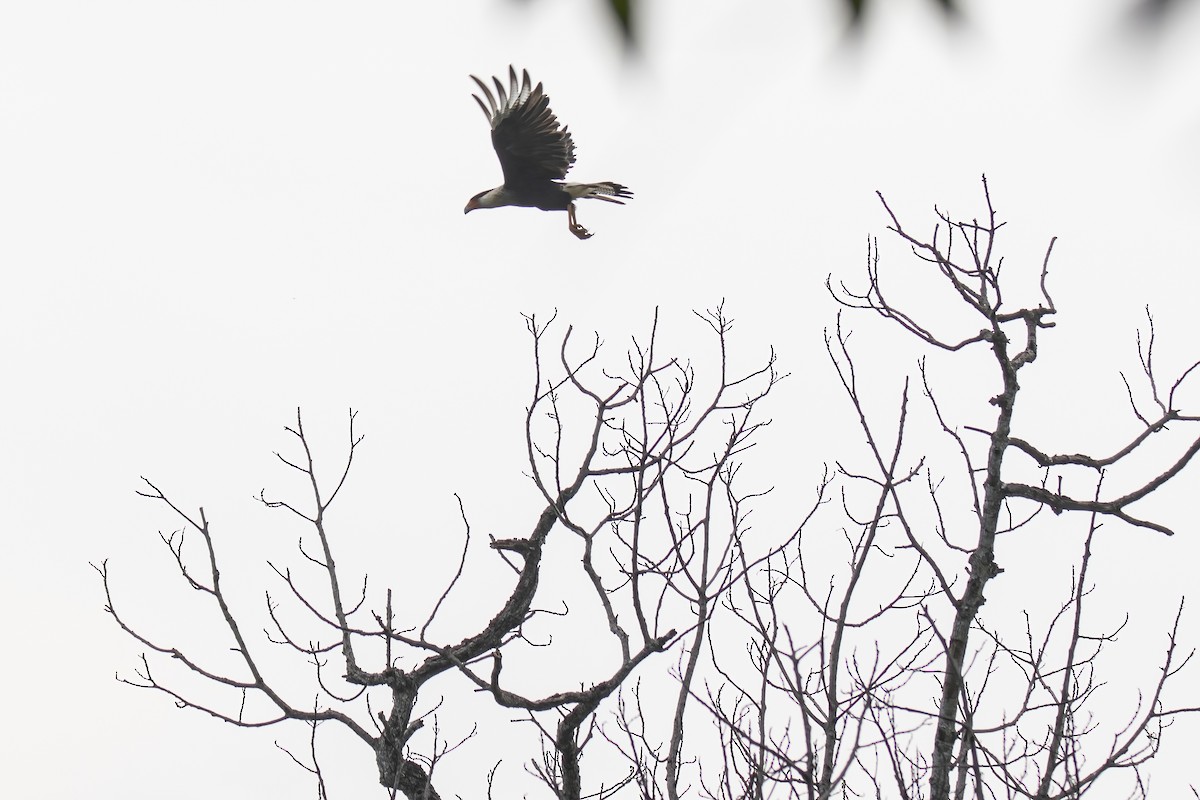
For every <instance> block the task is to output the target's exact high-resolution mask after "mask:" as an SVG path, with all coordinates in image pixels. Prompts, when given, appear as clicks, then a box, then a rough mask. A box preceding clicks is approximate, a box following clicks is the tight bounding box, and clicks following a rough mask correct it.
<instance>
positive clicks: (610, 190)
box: [563, 181, 633, 206]
mask: <svg viewBox="0 0 1200 800" xmlns="http://www.w3.org/2000/svg"><path fill="white" fill-rule="evenodd" d="M563 188H564V189H566V190H567V193H568V194H570V195H571V199H573V200H588V199H593V200H603V201H604V202H606V203H616V204H617V205H622V206H623V205H625V201H626V200H629V199H630V198H632V197H633V192H631V191H629V189H628V188H627V187H625V186H622V185H621V184H619V183H613V182H612V181H603V182H602V183H567V184H564V185H563Z"/></svg>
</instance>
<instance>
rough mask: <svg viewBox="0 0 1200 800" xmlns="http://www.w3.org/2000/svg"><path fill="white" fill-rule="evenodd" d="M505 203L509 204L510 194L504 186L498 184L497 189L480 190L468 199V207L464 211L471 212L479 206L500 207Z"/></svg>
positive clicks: (465, 212)
mask: <svg viewBox="0 0 1200 800" xmlns="http://www.w3.org/2000/svg"><path fill="white" fill-rule="evenodd" d="M505 205H508V196H507V194H506V193H505V191H504V187H503V186H497V187H496V188H495V189H488V190H487V191H486V192H480V193H479V194H477V195H475V196H474V197H472V198H471V199H470V200H468V201H467V207H466V208H464V209H463V213H464V214H469V213H470V212H472V211H474V210H475V209H477V208H499V207H500V206H505Z"/></svg>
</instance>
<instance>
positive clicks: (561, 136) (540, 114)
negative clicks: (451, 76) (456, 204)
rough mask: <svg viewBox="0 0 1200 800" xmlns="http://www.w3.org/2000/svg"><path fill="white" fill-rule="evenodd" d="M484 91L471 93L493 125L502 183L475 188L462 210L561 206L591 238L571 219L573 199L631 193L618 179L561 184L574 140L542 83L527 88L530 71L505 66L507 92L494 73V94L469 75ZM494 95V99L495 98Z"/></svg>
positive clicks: (616, 198)
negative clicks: (477, 189)
mask: <svg viewBox="0 0 1200 800" xmlns="http://www.w3.org/2000/svg"><path fill="white" fill-rule="evenodd" d="M471 80H473V81H475V83H476V84H477V85H478V86H479V88H480V89H481V90H482V91H483V97H484V98H487V103H486V105H485V104H484V102H483V98H481V97H480V96H479V95H472V97H474V98H475V102H476V103H479V107H480V108H482V109H483V113H484V115H485V116H486V117H487V118H488V122H490V123H491V125H492V146H493V147H495V148H496V155H497V157H499V159H500V169H501V170H502V171H503V172H504V184H503V185H502V186H497V187H496V188H495V189H488V190H487V191H486V192H480V193H479V194H477V195H475V196H474V197H472V198H471V199H470V201H469V202H468V203H467V207H466V208H465V209H463V213H464V214H466V213H467V212H469V211H473V210H475V209H476V208H498V207H499V206H527V207H532V208H540V209H542V210H543V211H566V212H567V226H568V227H569V228H570V230H571V233H573V234H575V235H576V236H578V237H579V238H580V239H587V238H589V237H591V235H592V234H591V233H589V232H588V230H587V228H585V227H583V226H582V225H580V224H579V223H578V222H576V221H575V201H576V200H581V199H587V198H594V199H596V200H604V201H605V202H608V203H617V204H619V205H624V201H625V200H627V199H629V198H631V197H633V192H631V191H629V190H628V189H626V188H625V187H624V186H622V185H621V184H619V183H613V182H612V181H604V182H603V183H566V182H564V181H563V179H564V178H565V177H567V170H569V169H570V168H571V165H572V164H574V163H575V142H574V141H572V140H571V134H570V132H569V131H568V130H567V129H566V128H565V127H560V126H559V124H558V119H557V118H556V117H555V116H554V112H553V111H551V110H550V98H548V97H546V94H545V92H543V91H542V85H541V84H540V83H539V84H538V85H537V86H534V87H531V86H530V81H529V72H528V71H526V70H522V71H521V82H520V83H519V84H518V83H517V73H516V70H514V69H513V68H512V67H511V66H510V67H509V68H508V91H507V92H505V89H504V84H502V83H501V82H500V79H499V78H492V81H493V82H494V83H495V84H496V94H495V95H493V94H492V91H491V89H489V88H488V85H487V84H486V83H484V82H483V81H481V80H479V78H476V77H475V76H474V75H472V76H471ZM497 97H498V98H499V102H497Z"/></svg>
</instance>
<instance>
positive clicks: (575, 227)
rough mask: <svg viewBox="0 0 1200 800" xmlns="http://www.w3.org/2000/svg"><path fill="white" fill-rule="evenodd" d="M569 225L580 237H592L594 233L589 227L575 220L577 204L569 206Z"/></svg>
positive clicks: (572, 231)
mask: <svg viewBox="0 0 1200 800" xmlns="http://www.w3.org/2000/svg"><path fill="white" fill-rule="evenodd" d="M567 227H568V228H570V229H571V233H573V234H575V235H576V236H578V237H579V238H580V239H590V238H592V234H591V233H590V232H589V231H588V229H587V228H585V227H583V226H582V225H580V224H579V223H578V222H576V221H575V204H574V203H571V204H570V205H568V206H567Z"/></svg>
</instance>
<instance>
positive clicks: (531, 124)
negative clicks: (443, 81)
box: [471, 66, 575, 186]
mask: <svg viewBox="0 0 1200 800" xmlns="http://www.w3.org/2000/svg"><path fill="white" fill-rule="evenodd" d="M471 80H473V81H475V83H476V84H477V85H478V86H479V88H480V89H481V90H483V96H484V97H485V98H487V103H486V104H485V103H484V102H483V99H482V98H480V96H479V95H477V94H476V95H472V97H474V98H475V102H476V103H479V107H480V108H481V109H483V113H484V115H485V116H486V117H487V118H488V122H489V123H491V126H492V146H493V147H495V148H496V155H497V156H498V157H499V158H500V168H501V169H502V170H503V171H504V183H505V184H507V185H510V186H511V185H516V184H521V183H527V182H529V181H538V180H562V179H563V178H565V177H566V176H567V170H569V169H570V168H571V165H572V164H574V163H575V142H573V141H572V140H571V134H570V132H568V131H567V129H566V128H565V127H559V124H558V118H556V117H555V116H554V112H553V111H551V110H550V98H548V97H546V94H545V93H544V92H543V91H542V85H541V84H540V83H539V84H538V85H537V86H535V87H533V88H530V81H529V72H528V71H527V70H521V82H520V84H518V83H517V73H516V70H514V69H513V68H512V67H511V66H510V67H509V68H508V91H507V92H506V91H505V89H504V84H502V83H501V82H500V79H499V78H492V81H493V82H494V83H495V84H496V94H495V95H493V94H492V90H491V89H489V88H488V85H487V84H486V83H484V82H483V81H481V80H479V78H476V77H475V76H474V75H472V76H471ZM497 97H498V99H497Z"/></svg>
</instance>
